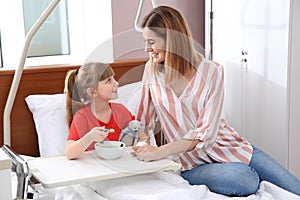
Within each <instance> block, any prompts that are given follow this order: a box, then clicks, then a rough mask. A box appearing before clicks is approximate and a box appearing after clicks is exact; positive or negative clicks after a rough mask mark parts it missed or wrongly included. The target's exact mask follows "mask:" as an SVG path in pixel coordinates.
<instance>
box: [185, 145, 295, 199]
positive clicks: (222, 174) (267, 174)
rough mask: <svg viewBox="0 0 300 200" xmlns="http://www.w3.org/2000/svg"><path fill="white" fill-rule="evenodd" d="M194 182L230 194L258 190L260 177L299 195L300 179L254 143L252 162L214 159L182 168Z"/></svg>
mask: <svg viewBox="0 0 300 200" xmlns="http://www.w3.org/2000/svg"><path fill="white" fill-rule="evenodd" d="M181 176H182V177H183V178H184V179H186V180H187V181H188V182H189V183H190V184H191V185H206V186H207V187H208V188H209V189H210V190H211V191H212V192H215V193H219V194H224V195H228V196H248V195H250V194H254V193H256V191H257V190H258V188H259V184H260V181H262V180H265V181H268V182H271V183H273V184H275V185H277V186H279V187H281V188H283V189H285V190H287V191H290V192H292V193H294V194H297V195H300V181H299V179H297V178H296V177H295V176H293V175H292V174H291V173H290V172H289V171H288V170H286V169H285V168H284V167H282V166H281V165H280V164H279V163H278V162H276V161H275V160H273V159H272V158H271V157H270V156H268V155H267V154H265V153H264V152H262V151H261V150H259V149H258V148H256V147H254V146H253V155H252V159H251V161H250V164H249V165H247V164H245V163H242V162H231V163H230V162H229V163H211V164H203V165H199V166H196V167H194V168H193V169H191V170H186V171H183V172H181Z"/></svg>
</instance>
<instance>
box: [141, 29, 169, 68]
mask: <svg viewBox="0 0 300 200" xmlns="http://www.w3.org/2000/svg"><path fill="white" fill-rule="evenodd" d="M143 37H144V39H145V51H146V52H148V53H149V57H151V58H152V60H153V62H154V63H161V62H163V61H164V60H165V55H166V42H165V40H164V39H163V38H161V37H159V36H157V34H156V33H155V32H154V31H151V30H150V29H149V28H147V27H146V28H144V30H143Z"/></svg>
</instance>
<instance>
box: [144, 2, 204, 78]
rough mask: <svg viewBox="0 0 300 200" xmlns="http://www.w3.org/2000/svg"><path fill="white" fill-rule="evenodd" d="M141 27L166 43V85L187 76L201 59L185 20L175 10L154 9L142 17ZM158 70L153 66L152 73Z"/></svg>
mask: <svg viewBox="0 0 300 200" xmlns="http://www.w3.org/2000/svg"><path fill="white" fill-rule="evenodd" d="M141 27H142V28H146V27H147V28H149V29H150V30H151V31H153V32H155V33H156V34H157V36H159V37H161V38H163V39H164V40H165V42H166V55H165V62H164V65H165V82H166V83H170V82H171V80H173V79H176V78H179V77H180V76H182V75H183V76H185V75H187V74H189V73H190V72H191V71H192V70H193V69H195V68H196V67H197V64H199V61H200V60H201V59H202V55H201V54H200V53H199V52H198V51H196V49H195V47H194V44H193V39H192V34H191V31H190V28H189V26H188V24H187V22H186V20H185V19H184V17H183V16H182V15H181V14H180V13H179V12H178V11H177V10H175V9H173V8H171V7H168V6H159V7H156V8H154V9H153V10H152V11H151V12H150V13H149V14H148V15H146V16H145V17H144V19H143V21H142V24H141ZM150 59H151V58H150ZM158 70H159V67H158V65H156V66H154V71H155V72H158Z"/></svg>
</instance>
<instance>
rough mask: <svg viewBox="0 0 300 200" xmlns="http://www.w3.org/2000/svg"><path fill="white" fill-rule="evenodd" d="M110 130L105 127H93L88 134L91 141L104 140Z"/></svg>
mask: <svg viewBox="0 0 300 200" xmlns="http://www.w3.org/2000/svg"><path fill="white" fill-rule="evenodd" d="M108 133H109V130H107V129H103V127H94V128H92V129H91V130H90V131H89V132H88V133H87V135H89V138H90V141H91V142H102V141H103V140H104V139H105V138H106V137H107V135H108Z"/></svg>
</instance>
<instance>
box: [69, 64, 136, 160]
mask: <svg viewBox="0 0 300 200" xmlns="http://www.w3.org/2000/svg"><path fill="white" fill-rule="evenodd" d="M65 85H66V87H65V92H66V96H67V119H68V123H69V126H70V133H69V136H68V141H67V144H66V156H67V158H68V159H75V158H78V157H79V156H80V155H81V154H82V153H83V152H84V151H85V150H92V149H94V144H95V142H100V141H103V140H116V141H117V140H118V139H119V136H120V132H121V130H122V129H123V128H125V127H127V126H128V124H129V122H130V121H131V120H133V119H134V116H133V115H132V114H131V113H130V111H129V110H128V109H127V108H126V107H125V106H123V105H122V104H119V103H111V102H110V100H112V99H116V98H117V97H118V93H117V90H118V85H119V83H118V82H117V81H116V80H115V79H114V72H113V69H112V68H111V67H110V66H109V65H107V64H103V63H86V64H84V65H83V66H81V67H80V69H79V70H71V71H69V72H68V73H67V76H66V80H65ZM73 116H74V117H73ZM103 127H105V128H106V129H104V128H103ZM109 130H113V131H109ZM139 134H140V135H141V133H139Z"/></svg>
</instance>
